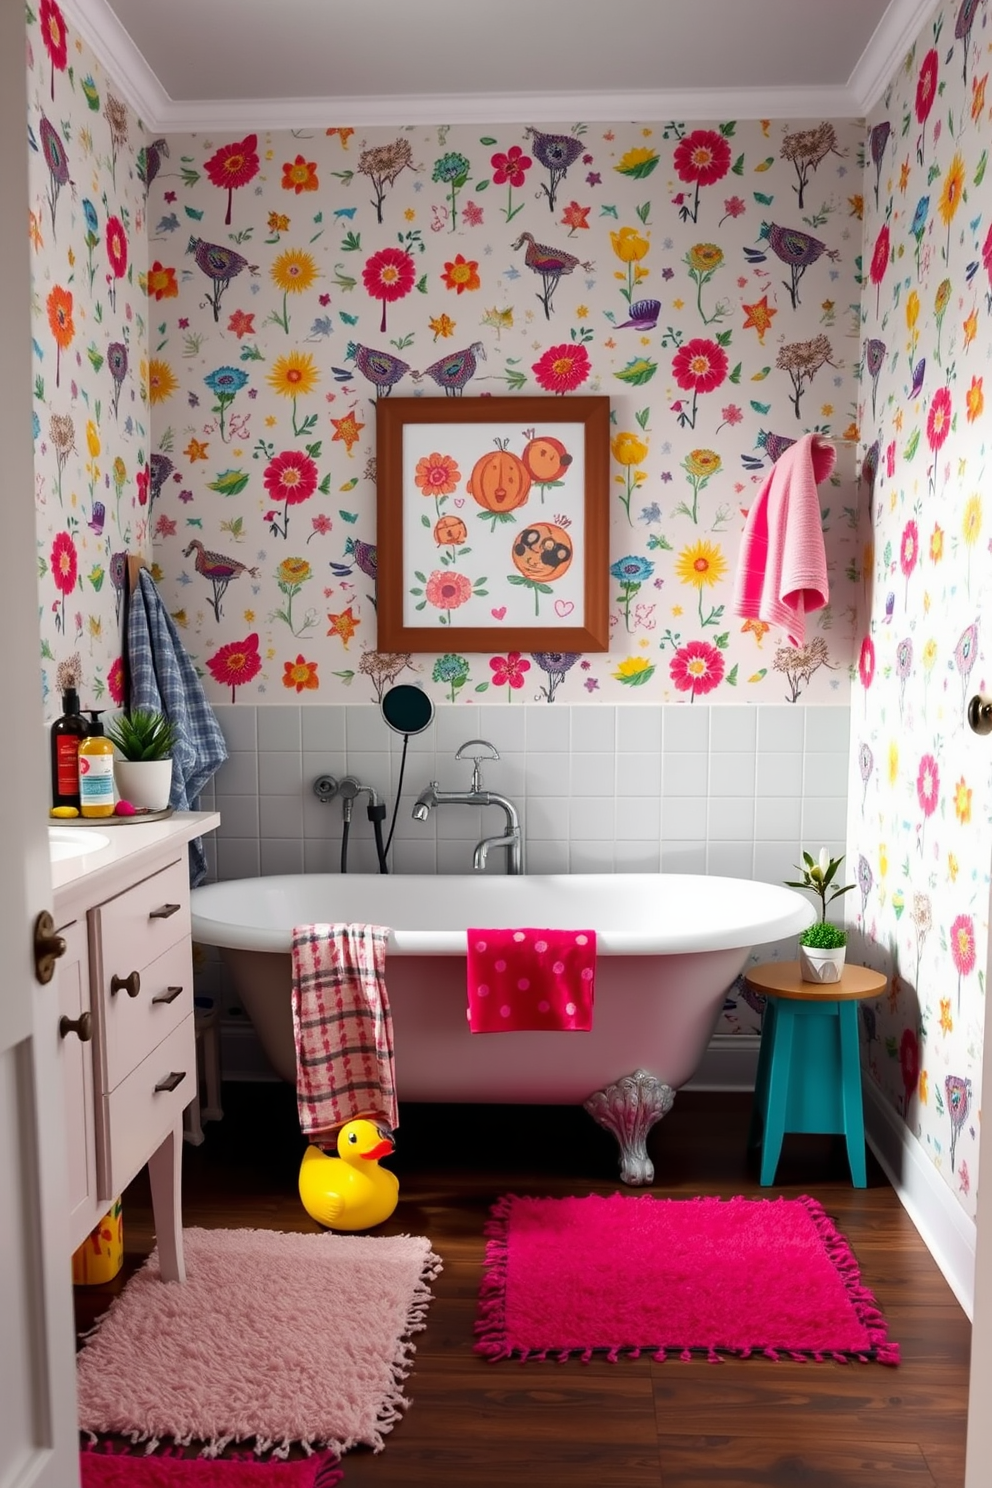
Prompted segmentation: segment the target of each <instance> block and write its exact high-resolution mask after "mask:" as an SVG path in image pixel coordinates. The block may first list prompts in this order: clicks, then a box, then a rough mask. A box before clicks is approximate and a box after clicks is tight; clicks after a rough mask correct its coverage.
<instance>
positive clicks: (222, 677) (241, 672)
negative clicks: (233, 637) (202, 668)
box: [207, 631, 262, 703]
mask: <svg viewBox="0 0 992 1488" xmlns="http://www.w3.org/2000/svg"><path fill="white" fill-rule="evenodd" d="M207 670H208V671H209V672H210V675H211V676H212V677H213V678H214V680H215V681H217V682H219V683H220V684H221V686H223V687H230V689H231V702H232V703H233V702H236V701H237V688H239V687H244V685H245V683H247V682H251V681H252V680H253V678H255V677H257V676H258V674H259V672H260V671H261V670H262V658H261V657H260V656H259V654H258V635H257V633H256V632H255V631H252V633H251V634H250V635H248V636H246V637H245V639H244V640H243V641H229V642H228V644H227V645H226V646H221V647H220V648H219V649H218V650H217V651H215V652H214V654H213V655H212V656H208V657H207Z"/></svg>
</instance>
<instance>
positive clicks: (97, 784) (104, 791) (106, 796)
mask: <svg viewBox="0 0 992 1488" xmlns="http://www.w3.org/2000/svg"><path fill="white" fill-rule="evenodd" d="M101 711H102V709H93V708H91V709H90V721H89V723H88V724H87V725H86V737H85V738H84V739H82V740H81V741H80V744H79V810H80V814H81V815H82V816H113V814H114V746H113V745H112V744H111V742H110V740H109V739H108V738H107V736H106V734H105V733H104V732H103V724H102V723H101V722H100V713H101Z"/></svg>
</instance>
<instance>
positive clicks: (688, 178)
mask: <svg viewBox="0 0 992 1488" xmlns="http://www.w3.org/2000/svg"><path fill="white" fill-rule="evenodd" d="M673 128H674V131H675V133H676V135H677V136H678V139H679V142H678V144H677V145H676V146H675V151H674V155H673V158H672V163H673V165H674V166H675V172H676V174H677V176H678V178H679V180H680V181H685V182H686V184H687V185H691V186H694V187H695V193H694V196H693V200H692V204H691V205H690V204H689V202H688V201H687V200H686V198H685V193H684V192H679V194H678V196H676V197H675V198H674V201H673V205H675V206H677V207H678V209H679V216H680V217H681V219H682V221H683V222H686V221H688V220H689V219H690V218H691V219H692V221H693V222H696V221H698V219H699V188H700V187H701V186H713V185H715V184H716V182H717V181H722V180H723V178H724V176H725V175H726V174H727V172H728V171H729V170H730V163H731V157H730V146H729V144H728V143H727V138H726V136H727V135H733V133H734V129H735V126H734V125H733V124H724V125H722V126H721V130H720V132H719V133H717V131H716V130H714V129H694V130H692V131H691V132H690V133H689V134H686V135H682V134H681V131H680V128H679V126H673ZM665 133H666V136H667V134H668V131H667V130H666V131H665Z"/></svg>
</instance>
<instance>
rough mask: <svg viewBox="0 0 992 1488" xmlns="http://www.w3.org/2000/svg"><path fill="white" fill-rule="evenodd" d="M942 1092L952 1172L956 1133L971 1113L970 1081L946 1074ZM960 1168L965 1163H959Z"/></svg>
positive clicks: (963, 1166) (956, 1140) (956, 1141)
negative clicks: (949, 1141) (949, 1138)
mask: <svg viewBox="0 0 992 1488" xmlns="http://www.w3.org/2000/svg"><path fill="white" fill-rule="evenodd" d="M944 1094H945V1096H946V1097H947V1114H948V1117H949V1118H950V1122H951V1172H952V1173H953V1172H954V1162H955V1153H956V1151H957V1145H958V1135H959V1133H960V1132H961V1130H962V1128H963V1127H964V1124H965V1122H966V1121H967V1120H968V1117H969V1115H970V1114H971V1081H970V1080H968V1079H965V1078H964V1077H963V1076H961V1075H947V1076H946V1077H945V1079H944ZM961 1167H962V1169H964V1168H965V1164H964V1163H962V1164H961Z"/></svg>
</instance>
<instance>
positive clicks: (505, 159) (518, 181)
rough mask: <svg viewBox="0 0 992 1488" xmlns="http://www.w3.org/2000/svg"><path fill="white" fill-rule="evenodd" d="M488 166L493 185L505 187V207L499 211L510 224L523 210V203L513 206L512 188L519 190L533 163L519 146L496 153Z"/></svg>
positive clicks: (512, 146)
mask: <svg viewBox="0 0 992 1488" xmlns="http://www.w3.org/2000/svg"><path fill="white" fill-rule="evenodd" d="M483 143H485V142H483ZM489 164H490V165H491V166H492V168H493V185H494V186H505V187H506V206H505V207H502V208H501V209H500V210H501V211H502V213H503V216H504V217H505V218H506V220H507V222H512V220H513V218H514V217H516V215H517V213H518V212H522V211H523V209H524V203H523V202H520V203H519V204H518V205H517V206H514V205H513V188H514V186H516V187H517V188H518V189H519V188H520V187H521V186H522V185H523V184H524V181H525V180H526V178H527V172H528V171H529V170H530V168H531V166H532V165H533V164H534V162H533V160H532V159H531V157H530V156H529V155H525V154H524V152H523V150H521V148H520V146H519V145H511V146H510V148H509V149H508V150H507V151H505V152H503V151H497V152H496V154H495V155H493V156H492V157H491V158H490V161H489Z"/></svg>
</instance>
